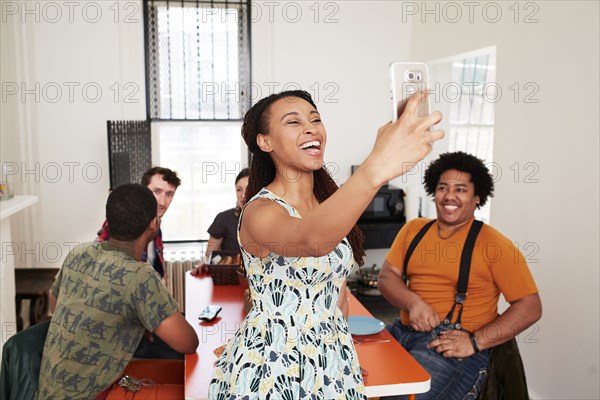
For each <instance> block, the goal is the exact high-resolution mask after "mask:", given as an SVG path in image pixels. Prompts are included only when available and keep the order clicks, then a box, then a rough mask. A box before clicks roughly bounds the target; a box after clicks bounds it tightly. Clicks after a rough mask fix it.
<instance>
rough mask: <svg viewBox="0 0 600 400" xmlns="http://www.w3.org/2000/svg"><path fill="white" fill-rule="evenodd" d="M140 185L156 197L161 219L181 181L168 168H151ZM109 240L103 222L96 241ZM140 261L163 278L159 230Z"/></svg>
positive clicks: (106, 227) (108, 231) (108, 234)
mask: <svg viewBox="0 0 600 400" xmlns="http://www.w3.org/2000/svg"><path fill="white" fill-rule="evenodd" d="M142 185H144V186H146V187H147V188H148V189H150V190H151V191H152V193H154V197H156V201H157V202H158V217H159V218H162V217H163V215H165V213H166V212H167V210H168V209H169V206H170V205H171V202H172V201H173V197H175V191H176V190H177V188H178V187H179V185H181V179H179V177H178V176H177V173H176V172H175V171H171V170H170V169H168V168H162V167H153V168H150V169H149V170H148V171H146V173H144V176H143V177H142ZM109 238H110V230H109V228H108V224H107V223H106V221H104V224H102V228H100V230H99V231H98V237H97V238H96V241H97V242H101V241H104V240H108V239H109ZM141 260H142V261H148V262H149V263H150V264H151V265H152V266H153V267H154V269H155V270H156V272H158V274H159V275H160V276H161V278H162V277H164V275H165V272H164V268H163V265H164V258H163V242H162V231H161V230H160V229H159V230H158V234H157V235H156V237H155V238H154V240H153V241H152V242H150V244H148V249H146V250H144V253H143V254H142V259H141Z"/></svg>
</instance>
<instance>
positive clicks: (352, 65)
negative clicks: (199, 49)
mask: <svg viewBox="0 0 600 400" xmlns="http://www.w3.org/2000/svg"><path fill="white" fill-rule="evenodd" d="M266 3H268V2H266ZM280 4H281V5H279V6H277V7H273V6H271V9H269V6H268V5H265V3H263V2H256V3H255V5H254V7H253V17H252V20H253V25H252V78H253V81H254V82H257V83H258V84H259V85H260V87H263V88H264V90H263V93H262V95H263V96H262V97H264V96H266V95H268V94H270V93H271V92H279V91H281V90H282V89H283V88H284V87H285V86H286V85H288V87H291V86H292V85H293V84H294V83H297V84H298V85H297V87H298V86H299V87H301V88H302V89H304V90H307V91H309V92H310V93H311V94H312V95H313V98H314V99H315V101H316V103H317V106H318V108H319V111H320V112H321V116H322V118H323V122H324V124H325V127H326V129H327V135H328V137H327V149H326V152H325V161H326V163H327V165H328V167H329V168H330V169H331V171H332V173H333V176H334V179H336V181H337V182H338V184H342V183H344V181H346V179H348V177H349V176H350V169H351V166H352V165H356V164H360V163H361V162H362V161H363V160H364V158H365V157H366V156H367V155H368V153H369V151H370V149H371V147H372V146H373V143H374V141H375V136H376V134H377V129H378V128H379V127H380V126H381V125H384V124H385V123H386V122H388V121H389V120H391V118H392V106H391V101H390V86H389V78H388V67H389V64H390V63H391V62H393V61H397V60H402V59H407V58H408V56H409V45H410V24H409V23H407V24H400V23H398V18H397V16H398V15H399V14H400V12H401V3H400V2H392V1H341V2H340V1H336V2H321V3H319V4H318V10H319V12H318V14H316V11H315V10H316V8H315V5H314V4H315V2H290V3H287V4H288V5H287V6H286V5H285V4H286V3H280ZM269 10H271V11H272V13H271V14H269ZM296 10H301V13H302V17H301V18H298V17H297V15H299V14H298V13H297V12H296ZM296 20H297V21H296ZM334 20H335V21H334ZM315 21H316V22H315ZM275 85H277V86H275ZM273 86H274V87H275V90H272V91H269V88H270V87H273ZM317 89H318V91H317ZM392 183H395V184H399V185H400V186H404V185H405V183H403V182H401V181H394V182H392ZM385 254H386V252H385V251H383V250H370V251H368V252H367V258H366V260H365V265H370V264H372V263H377V264H378V265H379V266H381V263H382V261H383V258H384V257H385Z"/></svg>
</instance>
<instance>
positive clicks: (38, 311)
mask: <svg viewBox="0 0 600 400" xmlns="http://www.w3.org/2000/svg"><path fill="white" fill-rule="evenodd" d="M58 271H59V269H58V268H16V269H15V292H16V296H15V303H16V306H17V332H20V331H21V330H22V329H23V319H22V318H21V301H22V300H25V299H28V300H30V302H31V303H30V305H29V326H31V325H35V324H37V323H38V322H41V321H42V320H44V319H46V317H48V304H49V301H48V300H49V298H48V293H49V292H50V288H52V284H53V283H54V278H55V277H56V274H58Z"/></svg>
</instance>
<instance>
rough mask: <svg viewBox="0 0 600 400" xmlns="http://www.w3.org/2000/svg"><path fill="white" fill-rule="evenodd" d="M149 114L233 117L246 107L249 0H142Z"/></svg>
mask: <svg viewBox="0 0 600 400" xmlns="http://www.w3.org/2000/svg"><path fill="white" fill-rule="evenodd" d="M144 5H145V21H146V25H145V30H146V68H147V74H146V76H147V93H148V94H147V96H148V101H147V107H148V109H147V112H148V116H149V118H150V119H151V120H239V119H242V118H243V116H244V114H245V112H246V111H247V110H248V108H249V107H250V89H251V88H250V38H249V12H250V7H249V0H230V1H197V0H177V1H176V0H160V1H159V0H146V1H145V2H144Z"/></svg>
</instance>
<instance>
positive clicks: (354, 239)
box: [313, 168, 365, 267]
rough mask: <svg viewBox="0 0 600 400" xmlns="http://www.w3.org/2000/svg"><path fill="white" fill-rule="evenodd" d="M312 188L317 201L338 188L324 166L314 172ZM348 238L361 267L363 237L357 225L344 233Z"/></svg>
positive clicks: (320, 200)
mask: <svg viewBox="0 0 600 400" xmlns="http://www.w3.org/2000/svg"><path fill="white" fill-rule="evenodd" d="M314 180H315V184H314V189H313V192H314V194H315V197H316V198H317V200H318V201H319V203H322V202H324V201H325V200H327V199H328V198H329V196H331V195H332V194H334V193H335V192H336V190H338V185H337V184H336V183H335V181H334V180H333V178H332V177H331V175H329V172H328V171H327V170H326V169H325V168H321V169H320V170H318V171H315V172H314ZM346 237H347V238H348V242H350V246H352V254H353V255H354V260H355V261H356V263H357V264H358V265H360V266H361V267H362V266H363V264H364V256H365V250H364V247H363V246H364V243H365V238H364V236H363V233H362V231H361V230H360V228H359V227H358V225H356V224H354V226H353V227H352V229H351V230H350V232H349V233H348V234H347V235H346Z"/></svg>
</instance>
